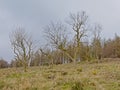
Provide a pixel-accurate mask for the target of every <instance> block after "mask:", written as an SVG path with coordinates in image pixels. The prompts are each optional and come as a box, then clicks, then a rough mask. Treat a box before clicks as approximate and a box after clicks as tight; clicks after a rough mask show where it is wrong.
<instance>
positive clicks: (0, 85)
mask: <svg viewBox="0 0 120 90" xmlns="http://www.w3.org/2000/svg"><path fill="white" fill-rule="evenodd" d="M4 86H5V82H4V81H0V90H1V89H3V88H4Z"/></svg>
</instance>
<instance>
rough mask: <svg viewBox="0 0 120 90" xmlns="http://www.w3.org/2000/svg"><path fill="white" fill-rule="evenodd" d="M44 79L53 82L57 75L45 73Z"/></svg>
mask: <svg viewBox="0 0 120 90" xmlns="http://www.w3.org/2000/svg"><path fill="white" fill-rule="evenodd" d="M43 77H44V78H46V79H51V80H53V79H54V78H55V75H54V74H52V73H44V74H43Z"/></svg>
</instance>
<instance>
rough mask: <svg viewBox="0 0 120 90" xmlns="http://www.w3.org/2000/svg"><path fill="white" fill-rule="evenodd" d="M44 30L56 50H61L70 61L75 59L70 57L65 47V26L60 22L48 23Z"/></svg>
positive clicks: (66, 41)
mask: <svg viewBox="0 0 120 90" xmlns="http://www.w3.org/2000/svg"><path fill="white" fill-rule="evenodd" d="M44 30H45V35H46V37H47V40H48V41H49V43H50V44H51V45H52V46H54V47H55V48H56V49H57V50H60V51H61V52H63V53H64V54H65V55H66V56H67V57H69V58H70V59H71V60H72V61H75V60H74V57H72V56H71V55H70V54H69V53H68V52H67V49H66V47H67V43H68V40H67V34H66V28H65V26H64V25H63V24H61V23H50V24H49V25H48V26H46V28H45V29H44Z"/></svg>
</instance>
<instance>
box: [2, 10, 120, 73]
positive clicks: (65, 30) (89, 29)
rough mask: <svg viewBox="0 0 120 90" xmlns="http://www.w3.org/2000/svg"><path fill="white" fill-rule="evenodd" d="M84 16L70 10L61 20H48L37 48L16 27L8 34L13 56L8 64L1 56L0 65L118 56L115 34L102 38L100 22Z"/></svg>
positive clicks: (84, 14) (28, 64)
mask: <svg viewBox="0 0 120 90" xmlns="http://www.w3.org/2000/svg"><path fill="white" fill-rule="evenodd" d="M88 19H89V17H88V16H87V14H86V12H84V11H83V12H78V13H76V14H74V13H70V16H69V17H68V19H67V20H65V22H64V23H61V22H51V23H50V24H49V25H47V26H45V28H44V30H43V31H44V32H43V34H44V35H43V37H42V38H45V39H46V42H47V44H46V45H44V47H43V46H37V50H36V49H35V48H34V40H32V38H31V36H30V35H28V33H27V32H25V30H24V29H23V28H18V29H17V30H16V31H14V32H12V34H11V35H10V41H11V45H12V48H13V52H14V56H15V58H14V59H13V60H12V61H11V63H10V64H8V62H6V61H5V60H4V59H1V60H0V68H5V67H21V66H23V67H24V69H25V71H26V69H27V67H30V66H41V65H53V64H65V63H71V62H73V63H74V64H76V63H77V62H82V61H87V62H89V61H94V60H98V62H99V61H100V60H101V59H102V58H120V37H119V36H118V35H117V34H115V36H114V38H112V39H107V40H106V39H104V38H103V37H102V36H101V31H102V26H101V25H99V24H91V23H90V22H89V20H88ZM40 38H41V37H40ZM41 43H42V42H41Z"/></svg>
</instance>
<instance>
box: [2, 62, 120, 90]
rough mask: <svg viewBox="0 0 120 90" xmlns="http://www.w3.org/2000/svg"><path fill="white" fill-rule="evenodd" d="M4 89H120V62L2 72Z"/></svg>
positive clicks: (83, 63) (71, 64)
mask: <svg viewBox="0 0 120 90" xmlns="http://www.w3.org/2000/svg"><path fill="white" fill-rule="evenodd" d="M0 90H120V61H111V62H102V63H90V62H89V63H85V62H81V63H77V64H76V65H75V64H73V63H70V64H63V65H53V66H39V67H30V68H29V69H28V71H27V72H23V69H22V68H7V69H0Z"/></svg>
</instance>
